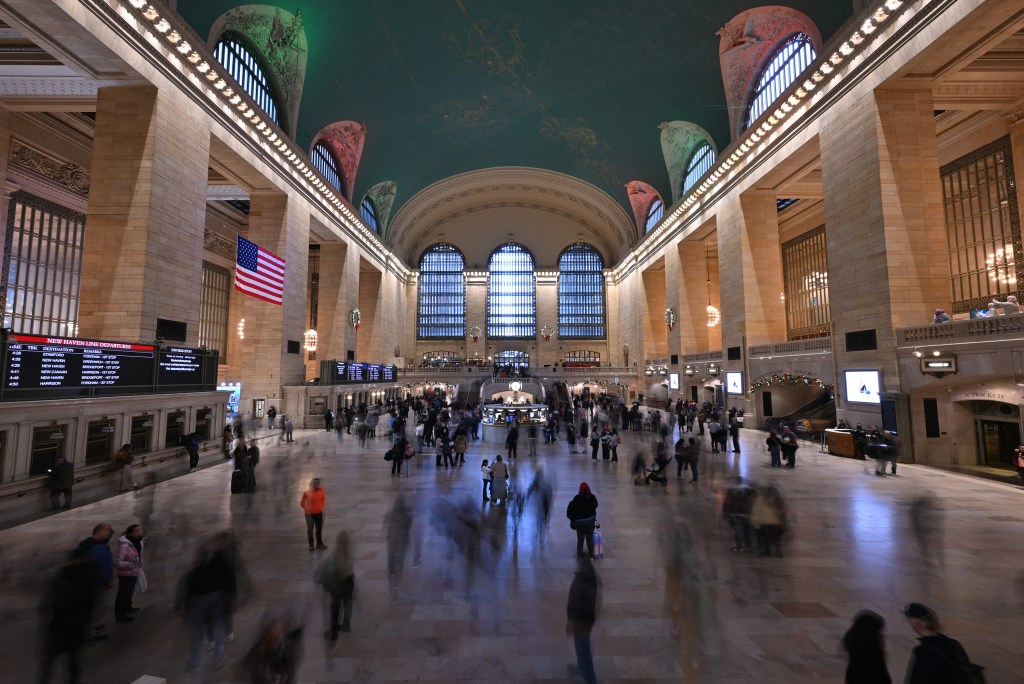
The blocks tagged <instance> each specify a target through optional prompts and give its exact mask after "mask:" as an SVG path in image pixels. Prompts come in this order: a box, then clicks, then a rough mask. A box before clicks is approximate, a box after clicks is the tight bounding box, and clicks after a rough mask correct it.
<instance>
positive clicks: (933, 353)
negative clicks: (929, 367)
mask: <svg viewBox="0 0 1024 684" xmlns="http://www.w3.org/2000/svg"><path fill="white" fill-rule="evenodd" d="M932 356H942V352H940V351H939V350H938V349H936V350H935V351H933V352H932Z"/></svg>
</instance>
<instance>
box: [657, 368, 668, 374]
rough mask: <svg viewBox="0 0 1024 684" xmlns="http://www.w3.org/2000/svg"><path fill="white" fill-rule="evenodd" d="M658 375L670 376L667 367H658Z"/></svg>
mask: <svg viewBox="0 0 1024 684" xmlns="http://www.w3.org/2000/svg"><path fill="white" fill-rule="evenodd" d="M658 375H668V368H666V367H665V366H658Z"/></svg>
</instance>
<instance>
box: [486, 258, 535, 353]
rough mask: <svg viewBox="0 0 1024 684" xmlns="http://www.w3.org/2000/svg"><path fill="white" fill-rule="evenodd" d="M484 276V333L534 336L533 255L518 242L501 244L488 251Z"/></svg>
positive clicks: (522, 337) (507, 336)
mask: <svg viewBox="0 0 1024 684" xmlns="http://www.w3.org/2000/svg"><path fill="white" fill-rule="evenodd" d="M488 268H489V269H490V274H489V277H488V279H487V336H488V337H499V338H500V337H503V338H506V339H528V338H534V337H536V336H537V289H536V284H535V282H534V279H533V256H531V255H530V253H529V252H527V251H526V248H525V247H523V246H522V245H517V244H515V243H513V242H509V243H508V244H505V245H502V246H501V247H499V248H498V249H496V250H494V253H493V254H491V260H490V262H489V263H488Z"/></svg>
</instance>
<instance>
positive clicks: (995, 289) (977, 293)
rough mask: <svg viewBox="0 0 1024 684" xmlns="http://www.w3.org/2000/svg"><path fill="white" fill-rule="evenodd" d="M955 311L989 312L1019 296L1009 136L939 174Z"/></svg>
mask: <svg viewBox="0 0 1024 684" xmlns="http://www.w3.org/2000/svg"><path fill="white" fill-rule="evenodd" d="M940 173H941V176H942V202H943V206H944V207H945V212H946V238H947V240H948V242H949V271H950V276H951V277H952V281H953V283H952V284H953V287H952V290H953V311H955V312H965V311H971V310H972V309H986V308H988V302H989V301H991V300H992V299H993V298H994V297H999V298H1000V299H1005V297H1006V295H1010V294H1012V295H1017V296H1018V297H1019V296H1020V289H1019V288H1020V281H1021V278H1022V277H1024V273H1022V272H1021V271H1022V266H1024V264H1022V260H1021V255H1020V254H1016V253H1015V252H1014V248H1013V246H1014V245H1015V244H1020V239H1021V231H1020V219H1019V217H1020V214H1019V213H1018V207H1017V193H1016V192H1015V191H1014V187H1015V179H1014V173H1013V157H1012V155H1011V151H1010V138H1009V136H1007V137H1005V138H1001V139H1000V140H996V141H995V142H993V143H990V144H988V145H985V146H984V147H982V148H981V149H978V150H975V151H974V152H972V153H970V154H968V155H966V156H964V157H961V158H960V159H957V160H955V161H953V162H950V163H949V164H946V165H945V166H943V167H942V168H941V169H940Z"/></svg>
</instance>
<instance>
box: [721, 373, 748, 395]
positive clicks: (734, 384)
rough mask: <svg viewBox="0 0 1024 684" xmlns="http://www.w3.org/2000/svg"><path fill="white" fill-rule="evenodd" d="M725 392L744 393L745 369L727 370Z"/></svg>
mask: <svg viewBox="0 0 1024 684" xmlns="http://www.w3.org/2000/svg"><path fill="white" fill-rule="evenodd" d="M725 392H726V394H744V391H743V371H726V372H725Z"/></svg>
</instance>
